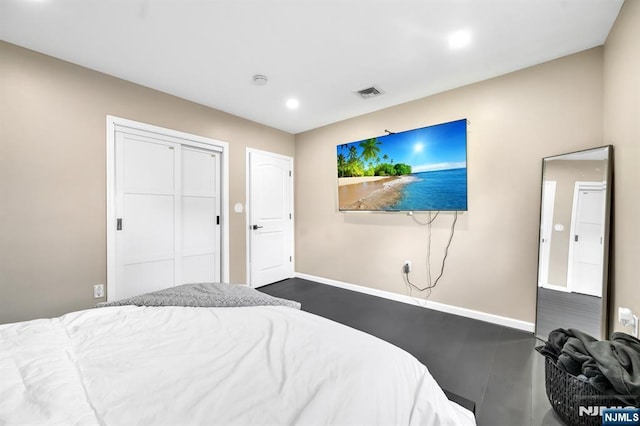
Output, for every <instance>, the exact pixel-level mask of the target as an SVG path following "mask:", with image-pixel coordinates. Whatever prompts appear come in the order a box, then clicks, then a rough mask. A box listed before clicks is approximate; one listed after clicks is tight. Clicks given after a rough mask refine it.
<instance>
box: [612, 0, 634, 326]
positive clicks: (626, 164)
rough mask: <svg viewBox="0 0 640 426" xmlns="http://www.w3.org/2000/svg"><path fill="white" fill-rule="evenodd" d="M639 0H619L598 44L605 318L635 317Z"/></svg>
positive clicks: (613, 319)
mask: <svg viewBox="0 0 640 426" xmlns="http://www.w3.org/2000/svg"><path fill="white" fill-rule="evenodd" d="M638 40H640V2H639V1H635V0H634V1H631V0H628V1H625V3H624V5H623V7H622V10H621V12H620V14H619V16H618V19H617V21H616V23H615V25H614V27H613V29H612V31H611V33H610V34H609V37H608V38H607V42H606V44H605V49H604V136H605V141H606V142H607V143H610V144H612V145H613V146H614V159H615V161H614V170H613V172H614V174H615V190H614V192H615V194H614V196H615V201H614V203H615V207H614V210H615V214H614V239H615V241H614V244H613V248H614V251H613V257H614V258H613V271H612V273H613V276H612V280H613V286H612V290H613V294H612V300H611V302H612V303H610V307H611V311H610V312H611V315H610V321H611V322H612V324H614V325H615V329H616V330H620V331H626V332H630V331H631V329H630V328H629V327H620V326H619V325H618V323H617V308H618V306H625V307H628V308H631V309H632V310H633V311H634V312H635V314H636V315H639V316H640V278H639V275H638V266H637V265H638V255H639V254H640V221H639V220H638V218H639V217H640V214H639V213H640V49H638Z"/></svg>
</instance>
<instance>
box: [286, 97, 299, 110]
mask: <svg viewBox="0 0 640 426" xmlns="http://www.w3.org/2000/svg"><path fill="white" fill-rule="evenodd" d="M299 106H300V102H298V100H297V99H293V98H291V99H289V100H287V108H289V109H297V108H298V107H299Z"/></svg>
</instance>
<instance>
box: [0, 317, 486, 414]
mask: <svg viewBox="0 0 640 426" xmlns="http://www.w3.org/2000/svg"><path fill="white" fill-rule="evenodd" d="M0 424H3V425H36V424H38V425H40V424H60V425H152V424H153V425H200V424H202V425H204V424H206V425H213V424H215V425H218V424H219V425H293V424H301V425H306V424H308V425H315V424H323V425H330V424H336V425H337V424H340V425H376V424H378V425H456V426H462V425H473V424H475V420H474V417H473V414H472V413H471V412H469V411H468V410H466V409H464V408H462V407H460V406H459V405H457V404H455V403H454V402H451V401H449V400H448V399H447V398H446V396H445V395H444V393H443V392H442V390H441V389H440V387H439V386H438V384H437V383H436V382H435V380H434V379H433V377H432V376H431V375H430V374H429V372H428V370H427V368H426V367H425V366H424V365H422V364H421V363H420V362H418V361H417V360H416V359H415V358H414V357H413V356H411V355H410V354H408V353H407V352H405V351H403V350H401V349H400V348H398V347H396V346H393V345H391V344H389V343H387V342H384V341H382V340H380V339H378V338H375V337H373V336H371V335H368V334H366V333H363V332H360V331H357V330H354V329H352V328H349V327H346V326H344V325H341V324H338V323H335V322H333V321H330V320H327V319H325V318H322V317H319V316H316V315H313V314H310V313H307V312H304V311H300V310H297V309H293V308H291V307H286V306H251V307H223V308H220V307H215V308H210V307H180V306H162V307H149V306H113V307H103V308H98V309H89V310H84V311H78V312H73V313H69V314H66V315H64V316H61V317H58V318H52V319H40V320H33V321H27V322H21V323H14V324H6V325H0Z"/></svg>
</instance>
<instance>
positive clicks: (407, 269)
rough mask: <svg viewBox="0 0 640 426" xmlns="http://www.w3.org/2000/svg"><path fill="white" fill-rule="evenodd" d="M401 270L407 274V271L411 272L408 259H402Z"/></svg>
mask: <svg viewBox="0 0 640 426" xmlns="http://www.w3.org/2000/svg"><path fill="white" fill-rule="evenodd" d="M402 272H404V273H405V274H408V273H409V272H411V261H410V260H405V261H404V266H403V267H402Z"/></svg>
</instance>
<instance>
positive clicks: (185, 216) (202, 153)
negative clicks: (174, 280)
mask: <svg viewBox="0 0 640 426" xmlns="http://www.w3.org/2000/svg"><path fill="white" fill-rule="evenodd" d="M181 154H182V155H181V158H182V160H181V176H182V186H181V195H182V196H181V215H182V222H181V225H182V232H181V238H182V239H181V251H182V256H181V259H182V263H181V265H180V267H181V283H190V282H218V281H220V268H219V265H220V231H219V229H220V225H219V216H220V182H219V174H220V169H219V161H220V155H219V154H218V153H215V152H211V151H206V150H200V149H195V148H187V147H183V149H182V152H181Z"/></svg>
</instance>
